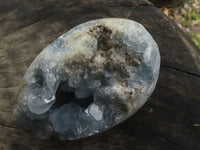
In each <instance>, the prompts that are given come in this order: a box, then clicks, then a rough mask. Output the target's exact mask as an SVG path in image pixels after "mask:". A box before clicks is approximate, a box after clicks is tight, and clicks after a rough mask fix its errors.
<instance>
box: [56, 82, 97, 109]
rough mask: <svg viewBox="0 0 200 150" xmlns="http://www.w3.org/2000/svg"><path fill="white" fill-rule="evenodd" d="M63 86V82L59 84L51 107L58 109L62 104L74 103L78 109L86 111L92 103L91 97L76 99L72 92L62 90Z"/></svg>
mask: <svg viewBox="0 0 200 150" xmlns="http://www.w3.org/2000/svg"><path fill="white" fill-rule="evenodd" d="M64 86H65V82H61V83H60V84H59V86H58V88H57V90H56V94H55V97H56V101H55V103H54V105H53V106H54V107H60V106H62V105H64V104H69V103H76V104H77V105H79V106H80V107H82V108H84V109H86V108H87V107H88V106H89V105H90V104H91V103H92V102H93V101H94V99H93V96H89V97H86V98H77V97H76V96H75V93H74V91H67V90H63V89H64V88H63V87H64Z"/></svg>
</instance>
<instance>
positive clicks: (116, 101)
mask: <svg viewBox="0 0 200 150" xmlns="http://www.w3.org/2000/svg"><path fill="white" fill-rule="evenodd" d="M159 68H160V54H159V50H158V46H157V44H156V43H155V41H154V40H153V38H152V37H151V35H150V34H149V33H148V32H147V31H146V29H145V28H144V27H143V26H142V25H141V24H139V23H137V22H135V21H132V20H128V19H119V18H105V19H98V20H92V21H89V22H86V23H83V24H80V25H78V26H76V27H74V28H73V29H71V30H69V31H68V32H67V33H65V34H63V35H62V36H60V37H59V38H58V39H56V40H55V41H54V42H52V43H51V44H50V45H48V46H47V47H46V48H44V50H42V51H41V53H40V54H39V55H38V56H37V57H36V58H35V60H34V61H33V62H32V64H31V65H30V67H29V68H28V69H27V71H26V73H25V75H24V78H23V85H22V86H21V88H20V91H19V94H18V104H17V106H16V108H15V111H14V116H15V119H16V121H17V123H18V124H19V125H20V126H21V127H22V128H23V129H26V130H29V131H30V132H32V133H34V134H35V135H37V136H39V137H41V138H43V139H47V138H49V137H50V136H55V135H56V136H58V137H59V138H60V139H62V140H68V139H69V140H71V139H79V138H83V137H87V136H90V135H93V134H97V133H99V132H102V131H105V130H107V129H109V128H111V127H113V126H115V125H117V124H119V123H120V122H122V121H124V120H125V119H127V118H128V117H129V116H131V115H132V114H134V113H135V112H136V111H137V110H138V109H139V108H140V107H141V106H142V105H143V104H144V103H145V102H146V100H147V99H148V97H149V96H150V95H151V93H152V92H153V90H154V88H155V85H156V82H157V79H158V75H159Z"/></svg>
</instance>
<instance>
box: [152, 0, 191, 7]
mask: <svg viewBox="0 0 200 150" xmlns="http://www.w3.org/2000/svg"><path fill="white" fill-rule="evenodd" d="M150 1H151V2H152V3H154V4H155V5H156V6H158V7H169V8H171V7H178V6H181V5H183V4H184V2H185V1H187V0H150Z"/></svg>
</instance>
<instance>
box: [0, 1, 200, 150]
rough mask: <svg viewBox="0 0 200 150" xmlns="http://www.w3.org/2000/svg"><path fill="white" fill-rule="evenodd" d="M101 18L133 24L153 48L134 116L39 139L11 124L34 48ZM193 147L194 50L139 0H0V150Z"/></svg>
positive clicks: (197, 78)
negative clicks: (78, 133) (155, 62)
mask: <svg viewBox="0 0 200 150" xmlns="http://www.w3.org/2000/svg"><path fill="white" fill-rule="evenodd" d="M106 17H120V18H128V19H132V20H135V21H138V22H139V23H141V24H142V25H143V26H145V27H146V29H147V30H148V31H149V32H150V33H151V34H152V36H153V38H154V39H155V40H156V42H157V43H158V46H159V49H160V53H161V59H162V62H161V70H160V76H159V80H158V83H157V86H156V89H155V91H154V93H153V94H152V96H151V98H150V99H149V100H148V102H147V103H146V104H145V105H144V106H143V107H142V109H140V110H139V111H138V112H137V113H136V114H135V115H133V116H132V117H130V118H129V119H128V120H126V121H125V122H123V123H122V124H120V125H118V126H116V127H114V128H112V129H110V130H108V131H106V132H104V133H102V134H99V135H96V136H92V137H89V138H85V139H82V140H76V141H66V142H62V141H59V140H55V139H50V140H47V141H44V140H40V139H38V138H35V137H33V136H32V135H30V134H28V133H26V132H24V131H22V130H19V129H18V128H17V127H16V126H15V125H14V123H13V121H12V110H13V106H14V104H15V102H16V98H15V97H16V92H17V89H18V86H19V84H20V80H21V78H22V76H23V75H24V72H25V70H26V69H27V67H28V66H29V65H30V63H31V62H32V61H33V59H34V58H35V57H36V56H37V55H38V53H39V52H40V51H41V50H42V49H43V48H44V47H46V46H47V45H48V44H50V43H51V42H52V41H54V40H55V39H56V38H57V37H58V36H60V35H61V34H63V33H65V32H67V31H68V30H69V29H71V28H72V27H74V26H75V25H78V24H80V23H83V22H86V21H89V20H92V19H97V18H106ZM68 149H70V150H102V149H103V150H107V149H108V150H199V149H200V50H199V49H198V48H197V47H196V46H195V45H194V43H193V42H192V41H191V39H190V38H189V37H188V36H187V35H185V34H184V33H183V31H181V30H180V29H179V28H178V27H177V26H176V25H175V23H173V22H172V21H171V20H169V19H168V17H166V16H165V15H164V14H163V13H162V12H160V11H159V9H158V8H156V7H155V6H154V5H153V4H151V3H150V2H148V1H146V0H115V1H114V0H110V1H108V0H107V1H106V0H82V1H80V0H0V150H68Z"/></svg>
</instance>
